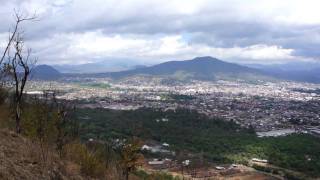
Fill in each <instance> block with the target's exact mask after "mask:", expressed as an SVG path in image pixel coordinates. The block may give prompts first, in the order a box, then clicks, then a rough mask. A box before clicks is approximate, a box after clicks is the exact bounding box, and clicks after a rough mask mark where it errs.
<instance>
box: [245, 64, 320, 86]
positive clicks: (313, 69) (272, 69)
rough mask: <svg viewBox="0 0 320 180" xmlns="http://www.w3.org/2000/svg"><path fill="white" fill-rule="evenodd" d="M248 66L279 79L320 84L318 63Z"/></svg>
mask: <svg viewBox="0 0 320 180" xmlns="http://www.w3.org/2000/svg"><path fill="white" fill-rule="evenodd" d="M248 66H249V67H253V68H256V69H259V70H261V71H263V72H264V73H266V74H269V75H270V76H273V77H276V78H279V79H286V80H292V81H299V82H309V83H320V63H318V62H290V63H285V64H271V65H260V64H259V65H258V64H251V65H248Z"/></svg>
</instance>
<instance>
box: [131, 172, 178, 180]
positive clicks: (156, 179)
mask: <svg viewBox="0 0 320 180" xmlns="http://www.w3.org/2000/svg"><path fill="white" fill-rule="evenodd" d="M134 175H136V176H137V177H139V178H140V179H141V180H180V179H181V178H179V177H178V176H175V177H174V176H172V175H170V174H167V173H165V172H155V173H151V174H148V173H146V172H145V171H143V170H138V171H136V172H135V173H134Z"/></svg>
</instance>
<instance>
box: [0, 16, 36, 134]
mask: <svg viewBox="0 0 320 180" xmlns="http://www.w3.org/2000/svg"><path fill="white" fill-rule="evenodd" d="M15 18H16V23H15V26H14V29H13V32H12V33H10V35H9V42H8V44H7V46H6V48H5V51H4V53H3V55H2V57H1V59H0V65H1V66H2V65H3V68H2V69H3V70H4V72H5V78H6V79H9V81H10V82H12V85H13V88H14V98H13V107H14V108H13V109H14V117H15V123H16V132H17V133H21V114H22V102H23V96H24V89H25V85H26V83H27V81H28V79H29V76H30V73H31V67H32V64H34V63H35V62H36V61H35V60H34V61H31V60H30V54H31V49H28V50H27V52H26V53H25V52H24V51H23V50H24V39H23V36H22V35H23V32H22V31H21V30H20V28H19V27H20V24H21V23H22V22H24V21H30V20H33V19H35V16H33V17H28V16H23V15H21V14H19V13H17V12H15ZM11 50H12V52H11Z"/></svg>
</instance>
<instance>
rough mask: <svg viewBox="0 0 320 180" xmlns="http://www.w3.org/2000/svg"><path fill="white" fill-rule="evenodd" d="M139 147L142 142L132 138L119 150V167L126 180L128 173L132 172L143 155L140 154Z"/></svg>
mask: <svg viewBox="0 0 320 180" xmlns="http://www.w3.org/2000/svg"><path fill="white" fill-rule="evenodd" d="M141 146H142V142H141V141H140V140H139V139H137V138H133V139H131V140H129V142H128V143H126V144H124V145H123V146H122V147H121V149H120V157H121V159H120V166H121V168H122V172H123V175H124V177H125V179H126V180H128V179H129V173H130V172H132V171H134V170H135V169H136V168H137V166H138V165H140V163H141V160H142V159H143V155H142V154H141V153H140V150H141Z"/></svg>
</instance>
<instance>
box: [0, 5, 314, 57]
mask: <svg viewBox="0 0 320 180" xmlns="http://www.w3.org/2000/svg"><path fill="white" fill-rule="evenodd" d="M307 1H308V0H307ZM0 3H1V4H2V6H1V7H0V15H1V17H5V18H1V19H0V24H2V25H1V26H0V34H4V33H7V31H8V28H9V27H10V26H11V25H12V20H13V17H12V9H13V8H18V9H19V10H21V11H22V12H27V13H29V14H31V13H32V12H34V11H37V12H38V16H39V17H38V20H39V21H37V22H32V24H31V23H28V24H25V26H24V27H23V29H26V35H27V40H28V41H29V42H30V45H31V46H33V47H34V49H35V50H36V52H37V54H38V55H39V56H40V55H41V56H44V57H43V58H44V59H47V61H49V60H50V61H53V60H52V59H55V61H61V62H64V61H68V62H69V63H70V62H72V60H73V59H78V58H79V56H80V55H81V56H82V57H83V58H88V59H89V58H90V57H92V56H97V57H98V56H99V58H101V59H103V57H104V56H105V57H110V56H113V55H115V54H113V53H121V52H122V53H121V54H127V55H128V56H133V57H130V58H143V56H148V57H146V59H152V58H175V59H177V58H182V57H189V56H192V55H207V54H201V53H209V54H210V53H211V54H210V55H214V54H212V53H215V52H218V53H219V52H221V53H219V54H217V56H219V57H221V58H227V59H230V60H231V61H232V59H234V60H236V58H233V57H232V56H231V57H230V54H232V55H233V56H235V57H236V56H237V53H238V54H239V56H241V55H243V56H244V57H245V58H238V59H246V58H249V59H250V57H251V58H252V59H253V60H254V59H257V58H258V57H264V58H262V60H264V59H274V60H277V59H276V58H279V57H282V56H280V55H283V56H284V57H283V58H289V59H295V58H296V59H319V57H320V52H319V50H318V47H320V34H319V32H320V31H319V30H320V20H319V19H318V17H319V18H320V16H319V15H317V14H315V13H316V10H315V9H314V8H313V6H316V5H319V3H317V1H316V0H310V1H309V2H306V1H304V2H301V1H297V0H284V1H281V2H279V1H276V0H270V1H267V0H265V1H259V2H258V3H257V2H256V3H252V1H249V0H243V1H236V0H227V1H222V0H214V1H209V0H199V1H182V0H163V1H160V0H155V1H148V0H136V1H131V0H123V1H116V0H108V1H102V0H100V1H99V0H91V1H84V0H83V1H80V0H77V1H72V0H55V1H49V0H47V1H43V0H13V1H10V2H9V1H4V0H0ZM308 4H309V5H308ZM310 4H311V5H310ZM297 8H298V9H297ZM30 24H31V25H30ZM90 33H91V34H90ZM88 34H90V35H92V36H97V37H99V38H100V39H104V40H105V41H102V42H99V43H101V44H103V43H105V42H113V41H112V40H111V39H110V38H115V37H118V36H120V37H121V39H122V41H123V44H124V45H123V47H120V46H121V45H119V47H118V49H112V47H107V48H106V49H100V50H99V51H96V50H95V49H94V48H92V49H90V47H83V46H81V47H80V46H79V45H78V44H79V42H78V39H81V38H84V37H86V36H88ZM175 36H181V37H180V38H178V39H176V40H171V41H170V42H167V41H165V40H164V39H163V38H165V37H175ZM90 37H91V36H90ZM173 39H174V38H173ZM2 41H3V40H2ZM88 41H90V39H88ZM43 42H45V43H43ZM77 43H78V44H77ZM82 43H83V42H82ZM90 43H91V44H93V45H94V42H90ZM134 43H136V44H134ZM161 43H162V44H161ZM170 43H171V44H170ZM93 45H92V46H93ZM146 45H147V46H149V48H144V49H143V50H141V48H142V47H143V46H146ZM252 47H254V48H253V49H254V50H252ZM77 48H79V49H81V48H82V49H83V48H85V49H86V52H87V54H82V53H79V54H77V53H75V52H76V50H77ZM152 48H155V49H152ZM157 48H158V49H157ZM170 48H173V49H174V52H171V51H170ZM257 48H262V49H260V50H259V52H256V51H258V49H257ZM272 48H275V50H274V51H275V53H279V56H278V55H273V54H269V56H270V57H268V54H263V55H261V53H269V52H270V49H272ZM248 49H249V50H250V51H248ZM267 49H268V50H267ZM274 51H272V52H274ZM280 51H281V52H280ZM71 52H72V53H73V54H77V55H74V56H72V53H71ZM134 52H136V53H134ZM188 52H190V53H188ZM161 53H162V54H161ZM174 53H176V55H175V54H174ZM183 53H186V55H182V54H183ZM250 53H252V54H250ZM257 54H258V55H257ZM283 58H279V60H283ZM67 59H68V60H67ZM88 61H89V60H88ZM242 61H244V60H242Z"/></svg>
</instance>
